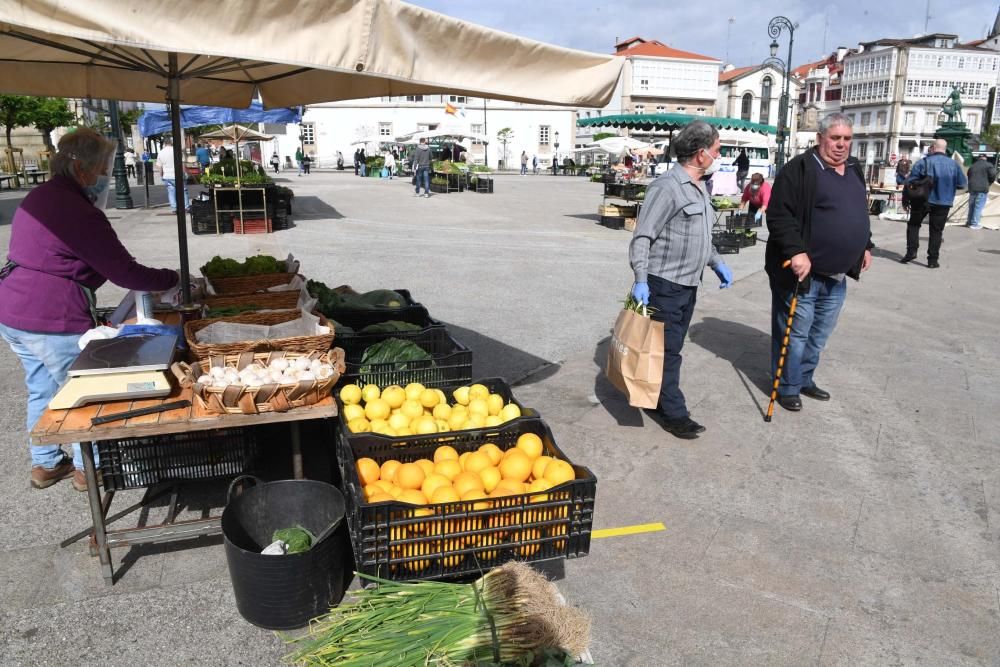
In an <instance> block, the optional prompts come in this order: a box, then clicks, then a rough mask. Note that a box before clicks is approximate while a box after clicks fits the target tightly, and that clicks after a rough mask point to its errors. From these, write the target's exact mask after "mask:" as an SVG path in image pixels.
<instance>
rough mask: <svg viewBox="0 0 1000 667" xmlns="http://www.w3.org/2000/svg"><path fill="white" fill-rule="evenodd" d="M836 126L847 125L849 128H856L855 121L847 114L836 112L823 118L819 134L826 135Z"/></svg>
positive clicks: (820, 122)
mask: <svg viewBox="0 0 1000 667" xmlns="http://www.w3.org/2000/svg"><path fill="white" fill-rule="evenodd" d="M836 125H846V126H847V127H850V128H853V127H854V119H853V118H851V117H850V116H848V115H847V114H846V113H840V112H839V111H835V112H833V113H831V114H827V115H826V116H823V118H822V120H820V121H819V129H818V130H817V132H819V133H820V134H826V133H827V131H828V130H829V129H830V128H831V127H834V126H836Z"/></svg>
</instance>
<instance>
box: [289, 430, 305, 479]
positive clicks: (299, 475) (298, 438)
mask: <svg viewBox="0 0 1000 667" xmlns="http://www.w3.org/2000/svg"><path fill="white" fill-rule="evenodd" d="M291 428H292V476H293V477H294V478H295V479H304V478H305V474H304V473H303V472H302V431H301V429H300V428H299V423H298V422H292V423H291Z"/></svg>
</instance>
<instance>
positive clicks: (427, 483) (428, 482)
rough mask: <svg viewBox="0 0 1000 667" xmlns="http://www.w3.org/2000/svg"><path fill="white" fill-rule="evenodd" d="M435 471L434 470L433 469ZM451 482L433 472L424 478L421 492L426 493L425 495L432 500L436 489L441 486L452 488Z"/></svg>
mask: <svg viewBox="0 0 1000 667" xmlns="http://www.w3.org/2000/svg"><path fill="white" fill-rule="evenodd" d="M431 470H434V468H431ZM450 485H451V480H450V479H448V478H447V477H445V476H444V475H442V474H439V473H436V472H431V474H429V475H427V477H425V478H424V483H423V484H421V485H420V490H421V491H423V492H424V495H425V496H427V497H428V498H430V497H431V496H433V495H434V491H435V489H437V488H438V487H439V486H450Z"/></svg>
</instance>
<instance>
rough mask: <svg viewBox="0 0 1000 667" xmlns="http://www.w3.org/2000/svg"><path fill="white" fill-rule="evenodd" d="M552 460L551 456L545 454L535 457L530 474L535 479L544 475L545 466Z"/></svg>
mask: <svg viewBox="0 0 1000 667" xmlns="http://www.w3.org/2000/svg"><path fill="white" fill-rule="evenodd" d="M552 460H553V459H552V457H551V456H545V455H542V456H539V457H538V458H537V459H535V461H534V462H533V463H532V464H531V476H532V477H534V478H535V479H541V478H542V477H545V466H547V465H548V464H549V463H550V462H551V461H552Z"/></svg>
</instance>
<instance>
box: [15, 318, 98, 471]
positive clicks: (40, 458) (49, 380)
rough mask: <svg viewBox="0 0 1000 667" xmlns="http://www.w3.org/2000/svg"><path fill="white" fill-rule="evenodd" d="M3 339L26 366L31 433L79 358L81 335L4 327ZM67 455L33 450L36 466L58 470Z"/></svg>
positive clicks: (55, 449)
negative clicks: (78, 342)
mask: <svg viewBox="0 0 1000 667" xmlns="http://www.w3.org/2000/svg"><path fill="white" fill-rule="evenodd" d="M0 337H2V338H3V339H4V340H5V341H7V344H8V345H10V349H11V350H13V351H14V354H16V355H17V356H18V358H19V359H20V360H21V365H22V366H24V384H25V385H26V386H27V388H28V419H27V428H28V432H29V433H30V432H31V429H32V428H33V427H34V426H35V423H36V422H37V421H38V419H39V417H41V416H42V413H43V412H45V408H46V407H48V405H49V401H51V400H52V397H53V396H55V395H56V392H57V391H58V390H59V386H60V385H61V384H62V383H63V382H64V381H65V380H66V371H67V370H69V367H70V366H71V365H73V362H74V361H75V360H76V358H77V356H79V354H80V348H79V347H78V346H77V341H79V340H80V335H79V334H51V333H34V332H31V331H21V330H20V329H12V328H11V327H8V326H6V325H3V324H0ZM63 456H64V454H63V451H62V449H60V447H59V445H39V446H35V447H31V465H32V466H42V467H43V468H54V467H55V466H57V465H58V464H59V462H60V461H61V460H62V458H63ZM73 465H75V466H76V467H77V468H79V469H81V470H82V469H83V459H82V458H81V457H80V445H79V444H75V443H74V445H73Z"/></svg>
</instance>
